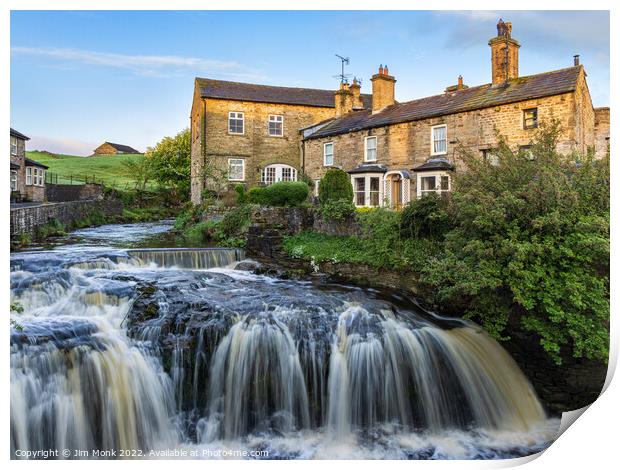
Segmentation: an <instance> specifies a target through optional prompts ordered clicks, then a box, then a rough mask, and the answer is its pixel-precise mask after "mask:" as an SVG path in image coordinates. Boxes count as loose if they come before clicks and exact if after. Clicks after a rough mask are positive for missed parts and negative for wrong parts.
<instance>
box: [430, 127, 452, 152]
mask: <svg viewBox="0 0 620 470" xmlns="http://www.w3.org/2000/svg"><path fill="white" fill-rule="evenodd" d="M446 153H448V126H446V125H445V124H442V125H441V126H433V127H432V128H431V155H445V154H446Z"/></svg>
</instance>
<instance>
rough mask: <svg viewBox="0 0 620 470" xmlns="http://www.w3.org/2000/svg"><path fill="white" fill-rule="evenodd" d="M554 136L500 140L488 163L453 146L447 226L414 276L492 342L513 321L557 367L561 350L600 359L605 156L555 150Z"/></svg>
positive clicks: (605, 279) (604, 315)
mask: <svg viewBox="0 0 620 470" xmlns="http://www.w3.org/2000/svg"><path fill="white" fill-rule="evenodd" d="M558 134H559V125H558V124H557V122H554V123H552V124H550V125H549V126H545V127H543V128H542V129H541V130H540V131H539V133H538V135H537V136H536V138H535V139H534V141H533V142H532V144H533V145H532V147H531V149H530V150H531V153H530V154H527V155H526V153H524V152H522V151H519V152H513V151H511V149H510V148H509V147H508V145H507V144H506V142H505V141H504V140H503V139H502V138H501V137H500V138H499V142H498V147H497V151H496V154H497V160H498V161H497V165H492V164H490V163H488V162H484V161H482V160H481V159H480V158H479V157H478V156H477V155H475V154H473V153H471V152H469V151H465V150H462V151H461V159H462V161H463V163H464V166H465V171H463V172H459V173H458V174H456V175H455V177H454V193H453V194H452V195H451V198H450V201H449V204H448V207H447V209H446V210H447V211H448V214H449V216H450V219H451V221H452V223H453V226H454V228H453V229H452V230H450V231H449V232H448V233H447V234H446V235H445V242H444V253H442V255H441V256H440V257H436V258H435V259H433V261H432V262H431V263H429V265H428V267H427V269H426V270H425V272H424V273H423V279H425V280H426V281H427V282H428V283H429V284H430V285H432V286H433V287H434V288H435V292H436V296H437V299H436V300H438V301H451V302H454V303H460V305H461V306H462V308H463V309H464V310H465V312H466V315H467V316H469V317H472V318H475V319H477V320H478V321H479V322H480V323H481V324H482V325H483V326H484V327H485V328H486V329H487V330H488V331H490V332H491V333H492V334H493V335H494V336H496V337H498V338H501V337H503V336H504V335H505V334H506V333H505V332H506V329H507V326H508V325H509V324H511V325H515V324H518V325H520V327H521V328H523V329H525V330H527V331H531V332H534V333H535V334H537V335H538V336H539V338H540V344H541V346H542V347H543V348H544V350H545V351H546V352H547V353H548V354H549V355H550V356H551V357H552V358H553V359H554V360H555V361H556V362H558V363H560V362H561V356H562V354H563V353H562V350H564V351H570V352H571V353H572V355H573V356H574V357H587V358H589V359H597V360H603V361H606V360H607V358H608V350H609V247H610V244H609V189H610V188H609V186H610V185H609V157H607V158H605V159H603V160H600V161H596V160H594V158H593V155H592V153H591V152H590V153H588V154H587V155H578V154H571V155H566V156H565V155H561V154H559V153H558V152H557V151H556V144H557V137H558Z"/></svg>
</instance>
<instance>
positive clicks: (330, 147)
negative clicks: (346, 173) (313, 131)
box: [323, 142, 334, 166]
mask: <svg viewBox="0 0 620 470" xmlns="http://www.w3.org/2000/svg"><path fill="white" fill-rule="evenodd" d="M323 165H324V166H333V165H334V143H333V142H328V143H326V144H323Z"/></svg>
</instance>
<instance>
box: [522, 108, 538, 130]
mask: <svg viewBox="0 0 620 470" xmlns="http://www.w3.org/2000/svg"><path fill="white" fill-rule="evenodd" d="M528 112H533V114H534V116H533V117H532V118H530V119H531V120H533V124H531V125H529V126H528V125H527V121H528V118H527V117H526V114H527V113H528ZM523 129H524V130H530V129H538V108H527V109H524V110H523Z"/></svg>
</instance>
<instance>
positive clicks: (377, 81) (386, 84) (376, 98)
mask: <svg viewBox="0 0 620 470" xmlns="http://www.w3.org/2000/svg"><path fill="white" fill-rule="evenodd" d="M370 81H371V82H372V112H373V113H377V112H379V111H381V110H382V109H383V108H385V107H387V106H391V105H393V104H394V84H395V83H396V79H395V78H394V77H392V76H391V75H389V74H388V67H387V65H386V66H385V67H383V65H381V66H380V67H379V73H376V74H375V75H373V76H372V78H371V79H370Z"/></svg>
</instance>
